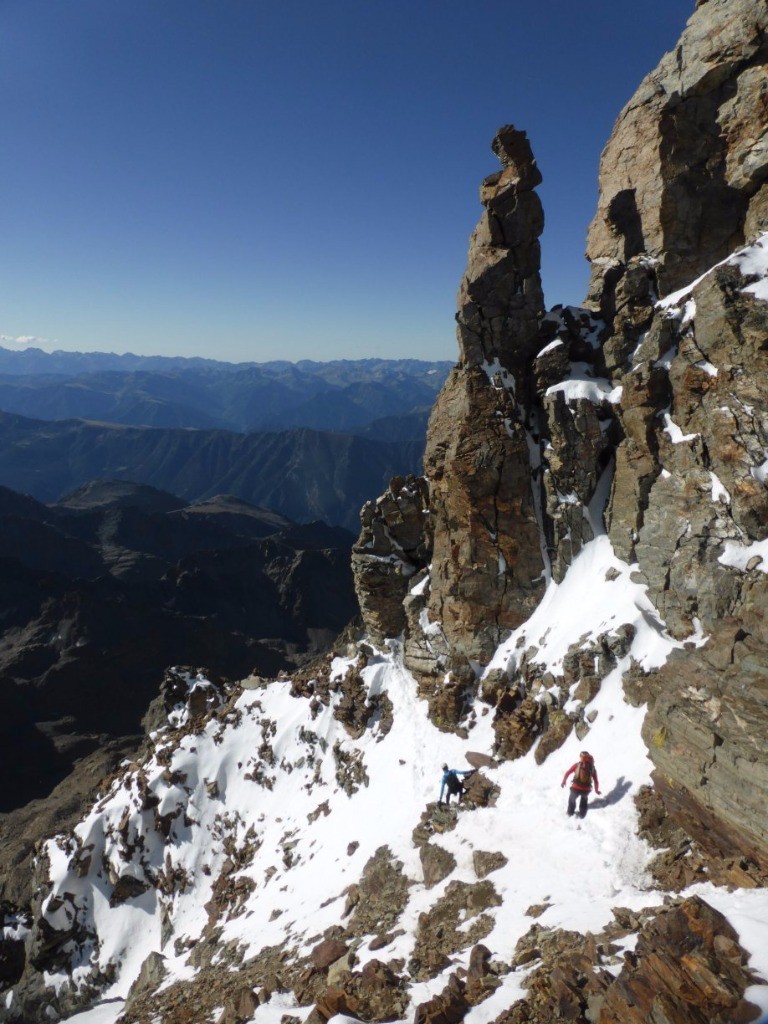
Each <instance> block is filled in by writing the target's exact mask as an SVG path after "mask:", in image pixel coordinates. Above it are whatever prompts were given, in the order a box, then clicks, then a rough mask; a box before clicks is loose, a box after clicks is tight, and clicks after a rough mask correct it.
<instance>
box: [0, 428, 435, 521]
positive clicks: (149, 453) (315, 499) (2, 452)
mask: <svg viewBox="0 0 768 1024" xmlns="http://www.w3.org/2000/svg"><path fill="white" fill-rule="evenodd" d="M422 450H423V441H422V440H419V441H415V440H402V441H375V440H371V439H370V438H367V437H358V436H355V435H352V434H336V433H329V432H327V431H326V432H323V431H316V430H306V429H303V430H290V431H283V432H281V433H252V434H237V433H234V432H232V431H224V430H189V429H160V428H154V429H153V428H149V427H127V426H119V425H115V424H110V423H91V422H84V421H83V420H61V421H55V422H45V421H42V420H32V419H27V418H25V417H22V416H16V415H12V414H9V413H0V485H3V486H5V487H9V488H11V489H12V490H15V491H20V492H22V493H25V494H30V495H32V496H33V497H35V498H37V499H38V500H40V501H55V500H57V499H58V498H60V497H61V496H62V495H64V494H66V493H68V492H69V491H72V490H74V489H75V488H77V487H80V486H82V485H83V484H85V483H87V482H88V481H90V480H94V479H106V480H124V481H128V480H130V481H134V482H135V483H139V484H147V485H149V486H152V487H157V488H160V489H161V490H167V491H172V492H173V493H174V494H177V495H179V497H180V498H182V499H183V500H184V503H188V502H191V501H199V500H201V499H206V498H211V497H213V496H214V495H216V494H232V495H234V496H236V497H238V498H242V499H244V500H245V501H248V502H251V503H253V504H255V505H261V506H264V507H266V508H270V509H273V510H274V511H275V512H278V513H280V514H281V515H284V516H287V517H288V518H290V519H292V520H295V521H297V522H311V521H312V520H316V519H320V520H323V521H324V522H326V523H329V524H331V525H334V526H344V527H346V528H347V529H350V530H352V531H353V532H355V533H357V531H358V529H359V525H360V523H359V511H360V508H361V507H362V506H363V504H364V503H365V502H366V501H367V500H369V499H370V498H371V497H375V496H376V495H378V494H380V493H381V492H382V491H383V490H384V489H385V488H386V486H387V484H388V482H389V480H390V478H391V477H392V476H395V475H397V474H408V473H419V472H421V455H422Z"/></svg>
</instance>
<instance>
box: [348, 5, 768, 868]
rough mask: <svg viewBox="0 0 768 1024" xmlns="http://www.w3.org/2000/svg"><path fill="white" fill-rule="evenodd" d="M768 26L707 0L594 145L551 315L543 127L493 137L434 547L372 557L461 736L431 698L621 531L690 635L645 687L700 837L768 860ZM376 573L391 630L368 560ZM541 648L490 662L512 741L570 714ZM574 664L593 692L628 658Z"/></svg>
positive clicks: (660, 749)
mask: <svg viewBox="0 0 768 1024" xmlns="http://www.w3.org/2000/svg"><path fill="white" fill-rule="evenodd" d="M767 30H768V8H766V6H765V4H764V3H758V2H755V0H706V2H703V3H699V4H698V5H697V8H696V10H695V12H694V13H693V15H692V17H691V19H690V21H689V23H688V26H687V28H686V30H685V32H684V33H683V35H682V37H681V40H680V42H679V44H678V46H677V47H676V48H675V50H674V51H673V52H672V53H669V54H667V55H666V56H665V57H664V58H663V60H662V61H661V63H660V64H659V66H658V68H657V69H656V70H655V71H653V72H652V73H651V74H650V75H649V76H648V77H647V78H646V79H645V80H644V81H643V83H642V84H641V86H640V88H639V89H638V91H637V93H636V94H635V96H634V97H633V98H632V100H631V101H630V102H629V103H628V104H627V106H626V108H625V109H624V110H623V111H622V113H621V115H620V117H619V119H618V121H617V124H616V127H615V129H614V132H613V134H612V136H611V139H610V140H609V142H608V145H607V146H606V149H605V151H604V153H603V156H602V160H601V171H600V198H599V205H598V211H597V214H596V216H595V218H594V220H593V222H592V225H591V227H590V231H589V241H588V258H589V259H590V261H591V264H592V278H591V282H590V288H589V294H588V296H587V299H586V303H585V307H586V308H584V309H581V310H578V309H562V308H561V307H556V308H555V309H553V310H551V311H550V312H545V310H544V309H543V305H542V296H541V289H540V283H539V263H538V260H539V244H538V235H539V233H540V231H541V227H542V223H543V221H542V212H541V207H540V204H539V201H538V198H537V196H536V193H535V191H534V189H535V187H536V185H537V184H538V183H539V181H540V175H539V172H538V170H537V168H536V163H535V160H534V158H533V155H532V153H531V151H530V147H529V145H528V142H527V139H526V137H525V134H524V133H522V132H519V131H517V130H516V129H514V128H512V127H510V126H507V127H505V128H502V129H501V130H500V131H499V133H498V134H497V136H496V138H495V139H494V141H493V150H494V152H495V153H496V155H497V156H498V157H499V159H500V161H501V164H502V170H501V171H498V172H497V173H496V174H494V175H492V176H491V177H489V178H487V179H486V180H485V181H484V182H483V184H482V186H481V191H480V198H481V202H482V203H483V206H484V207H485V210H484V212H483V215H482V217H481V220H480V222H479V224H478V226H477V228H476V230H475V232H474V234H473V236H472V238H471V241H470V249H469V257H468V263H467V271H466V274H465V277H464V279H463V281H462V284H461V288H460V291H459V308H458V314H457V322H458V340H459V362H458V365H457V366H456V367H455V369H454V371H453V373H452V374H451V376H450V378H449V380H448V381H447V383H446V385H445V387H444V389H443V391H442V393H441V394H440V396H439V397H438V400H437V403H436V405H435V409H434V411H433V414H432V418H431V421H430V425H429V432H428V441H427V451H426V457H425V475H426V481H427V485H428V490H427V493H426V494H425V495H424V499H423V500H422V502H421V509H422V512H421V514H422V517H423V522H424V529H423V534H422V536H423V544H422V545H421V550H420V555H419V558H418V559H417V560H416V561H415V562H412V563H411V565H410V568H409V572H408V574H407V575H403V574H402V573H399V575H398V574H397V573H393V572H391V571H390V568H389V567H385V568H384V571H383V574H382V573H381V572H380V575H379V584H381V583H382V580H383V579H386V580H387V581H388V582H386V583H384V585H383V589H384V590H386V591H387V593H388V595H389V600H390V614H389V616H388V625H389V631H390V635H397V634H399V633H401V632H403V633H404V638H405V650H406V659H407V662H408V664H409V666H410V667H411V669H412V670H413V671H414V672H415V673H416V674H417V675H419V677H420V678H421V679H422V680H427V681H428V684H427V687H426V692H427V693H430V694H431V698H430V699H431V701H432V705H433V710H434V709H435V708H437V709H438V711H437V712H436V715H435V717H436V720H437V718H438V717H439V719H440V721H441V723H442V724H443V725H445V722H446V717H447V719H448V727H450V725H451V721H452V723H453V727H457V728H462V727H463V726H462V721H463V718H464V716H465V715H466V713H467V705H466V701H464V702H463V703H462V701H461V700H458V699H453V700H452V701H448V700H447V698H445V697H443V698H435V692H436V691H440V690H441V689H442V690H443V692H445V689H446V688H450V687H454V689H455V688H456V687H459V686H460V687H463V691H462V692H463V693H464V695H465V696H466V694H467V693H472V692H474V690H473V687H476V686H477V683H476V682H475V683H473V676H474V674H475V670H477V668H478V663H479V665H480V666H483V665H487V663H488V662H489V659H490V658H491V655H492V654H493V651H494V650H495V649H496V647H497V645H498V643H499V641H500V639H501V638H502V637H503V636H504V635H507V634H509V631H514V630H516V629H517V628H518V627H520V625H521V623H523V622H524V621H525V620H526V619H527V618H528V617H529V615H530V614H531V612H532V610H533V609H534V608H535V607H536V606H537V605H538V603H539V602H540V600H541V598H542V595H543V593H544V591H545V588H546V586H547V583H548V582H549V581H552V582H553V583H554V584H559V583H561V582H562V581H563V580H564V579H565V577H566V575H567V573H568V571H569V568H570V567H571V566H573V565H574V561H575V559H576V557H577V556H578V554H579V553H580V552H581V551H582V550H583V548H584V546H585V545H586V544H588V543H589V542H590V541H591V540H592V539H593V538H594V537H595V536H596V534H598V533H601V532H602V531H603V530H607V532H608V536H609V538H610V541H611V543H612V545H613V549H614V551H615V552H616V554H618V555H619V557H620V558H622V559H623V560H624V561H625V562H626V563H628V564H629V565H632V566H634V571H635V573H636V576H635V578H636V579H637V580H638V581H639V582H641V583H642V584H644V585H645V586H646V588H647V594H648V596H649V597H650V599H651V602H652V605H653V607H654V609H655V610H656V612H657V613H658V615H659V616H660V619H661V620H662V621H663V622H664V623H665V624H666V628H667V629H668V631H669V634H670V635H671V636H672V637H673V638H674V639H675V640H676V641H677V642H678V643H679V645H680V647H681V649H680V650H677V651H676V652H675V654H674V656H673V657H672V658H671V659H670V660H669V662H668V663H667V664H666V666H665V667H663V668H662V669H661V670H660V671H657V672H656V671H655V672H653V673H652V674H651V675H647V676H645V675H643V674H642V673H640V674H639V675H640V676H641V678H640V679H639V681H638V673H637V672H635V681H634V682H633V684H632V692H633V699H636V700H638V701H639V702H650V711H649V714H648V717H647V721H646V726H645V735H646V740H647V742H648V745H649V747H650V750H651V756H652V758H653V759H654V762H655V763H656V765H657V769H658V772H657V785H658V786H659V788H660V789H661V791H662V792H663V794H664V796H665V800H666V803H667V806H668V807H669V809H670V811H671V812H672V813H673V814H674V815H675V816H676V818H677V820H679V821H680V822H681V823H684V825H685V827H686V829H687V830H688V832H689V833H691V834H693V835H694V836H695V837H697V838H698V839H699V840H700V841H702V842H704V843H705V845H707V846H708V848H710V849H713V848H714V847H717V848H718V849H719V850H720V851H721V852H723V851H726V850H728V849H729V848H730V849H734V848H735V849H738V850H740V851H741V852H742V853H743V855H744V857H746V858H747V861H748V862H749V863H750V864H752V865H755V864H759V865H762V868H763V869H764V867H765V864H766V856H767V855H768V849H767V847H766V840H767V839H768V835H767V834H766V832H765V828H764V822H763V815H762V812H761V810H760V805H761V803H762V802H763V801H764V797H765V792H766V788H767V787H768V759H766V755H765V754H764V753H763V752H761V749H760V747H761V746H762V745H761V743H760V741H759V739H758V737H760V736H764V735H765V732H766V727H767V726H768V722H767V721H766V719H765V715H764V712H763V711H762V710H761V709H762V708H763V707H764V693H763V690H764V682H763V680H764V679H765V678H766V674H767V673H768V655H766V654H765V650H766V646H765V640H766V633H765V614H766V609H767V608H768V590H767V588H768V576H767V575H766V568H767V566H766V562H767V561H768V553H766V552H765V551H764V550H763V544H762V542H763V541H764V538H765V531H766V526H765V524H766V522H768V487H767V486H766V482H767V481H768V471H767V470H766V466H767V465H768V462H766V459H767V458H768V341H767V340H766V339H768V301H767V300H768V289H767V286H766V285H765V283H764V278H765V274H766V272H768V241H767V240H765V239H764V238H763V237H762V235H761V232H764V231H766V230H767V229H768V116H767V115H768V36H767V34H766V33H767ZM380 515H381V511H380V512H378V513H377V512H376V510H375V509H373V507H371V509H370V511H369V519H370V518H371V517H372V518H373V519H374V520H375V519H376V518H377V516H380ZM382 521H383V520H382ZM415 547H417V545H413V544H412V545H411V549H412V550H414V549H415ZM380 568H381V566H380ZM395 577H396V578H395ZM361 584H362V585H361ZM398 588H399V589H398ZM358 590H359V593H360V594H361V603H362V605H363V612H364V620H365V621H366V624H368V625H369V626H370V627H371V628H372V629H373V627H374V626H375V625H376V624H375V623H374V618H375V612H374V610H373V608H374V607H375V606H376V600H374V601H373V605H372V607H370V608H369V607H367V606H366V601H367V597H366V593H367V591H366V586H365V583H364V582H363V581H362V580H360V578H359V575H358ZM403 598H404V600H403ZM393 608H396V611H395V612H393V611H392V609H393ZM379 625H380V624H379ZM385 632H386V630H385ZM374 635H376V634H375V633H374ZM379 635H380V631H379ZM527 642H528V641H527V640H526V639H525V638H524V636H523V635H522V634H520V635H519V637H518V643H519V644H520V645H522V648H521V650H520V653H518V654H516V655H515V656H514V657H510V658H508V659H507V661H506V663H505V667H504V670H503V671H502V672H501V675H499V669H498V668H494V669H493V671H491V672H489V671H488V670H486V672H485V678H484V680H483V683H482V692H483V693H484V694H485V695H486V696H487V697H488V699H489V700H490V701H491V702H492V703H495V704H496V719H497V723H498V726H499V728H498V732H499V736H502V735H508V734H509V730H510V729H512V733H513V734H514V735H515V736H517V737H518V739H517V740H516V741H515V742H514V743H513V744H512V746H511V747H509V745H508V744H507V743H506V741H503V742H502V741H501V740H500V748H499V750H500V751H502V750H510V749H511V750H515V751H518V752H519V751H520V750H521V749H527V747H526V745H525V743H522V744H521V742H520V740H519V737H520V732H521V730H522V732H525V730H526V729H531V728H533V729H534V730H536V731H540V730H541V729H542V728H547V726H549V736H548V737H547V738H546V740H545V741H542V745H541V747H540V749H541V751H542V755H543V756H546V754H545V753H543V751H544V749H545V747H546V749H547V750H550V749H554V748H555V747H556V746H557V745H558V744H559V743H561V742H562V741H563V738H564V736H565V735H567V733H568V730H569V728H570V726H571V725H572V724H573V720H574V719H575V714H574V713H573V712H572V713H571V715H570V719H571V721H570V723H569V721H568V717H569V716H567V715H565V716H563V715H562V712H560V714H559V715H557V714H550V715H549V716H548V719H547V721H546V722H542V721H541V720H540V716H537V715H536V714H532V713H529V712H526V711H525V707H526V705H525V700H523V698H526V697H530V695H531V690H532V689H533V691H534V694H535V691H536V689H537V688H538V687H539V686H540V685H541V682H540V680H539V678H538V675H537V673H538V672H539V671H540V670H539V669H537V655H536V647H531V648H526V647H525V644H526V643H527ZM603 646H604V647H605V644H603ZM619 653H621V652H619ZM571 657H572V660H573V661H574V663H575V664H578V665H579V666H580V668H579V670H578V675H577V676H576V677H574V678H577V679H578V678H580V679H581V682H580V683H579V686H580V687H581V690H582V691H583V690H584V687H585V686H587V689H588V690H589V692H590V693H592V694H594V692H596V690H597V689H598V688H599V685H600V678H601V675H604V674H605V672H607V671H608V670H609V669H610V666H611V662H610V660H609V661H606V662H605V664H604V665H603V667H602V668H599V667H598V669H596V670H595V669H594V668H591V667H590V668H588V667H587V665H586V663H585V662H584V658H585V657H586V658H587V661H588V660H589V656H587V655H583V654H582V653H581V652H580V651H579V650H577V649H574V650H573V651H572V652H571ZM498 661H499V659H498V657H497V659H496V660H495V661H494V662H493V665H494V666H496V665H497V663H498ZM613 663H614V664H615V660H614V662H613ZM585 671H587V672H588V675H589V677H590V679H591V680H592V681H591V682H590V683H588V684H587V683H586V682H585V677H584V674H583V673H584V672H585ZM430 680H431V682H429V681H430ZM520 700H523V704H522V705H521V706H520V707H519V708H518V706H517V705H518V702H519V701H520ZM448 705H450V707H448ZM505 707H506V711H505V710H504V708H505ZM446 712H447V714H446ZM505 715H506V718H505ZM561 717H562V721H561V720H560V718H561ZM505 722H506V724H504V723H505ZM510 723H511V724H510ZM577 724H578V723H577ZM553 727H556V728H554V729H553ZM582 727H586V726H585V725H583V726H582Z"/></svg>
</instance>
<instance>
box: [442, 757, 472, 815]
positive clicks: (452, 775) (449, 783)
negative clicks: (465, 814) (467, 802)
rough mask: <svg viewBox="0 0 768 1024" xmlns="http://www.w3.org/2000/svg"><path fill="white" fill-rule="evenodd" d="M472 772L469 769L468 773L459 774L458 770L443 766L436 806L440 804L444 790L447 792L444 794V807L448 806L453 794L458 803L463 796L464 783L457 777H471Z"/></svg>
mask: <svg viewBox="0 0 768 1024" xmlns="http://www.w3.org/2000/svg"><path fill="white" fill-rule="evenodd" d="M473 771H474V769H473V768H470V769H469V771H466V772H460V771H459V769H458V768H449V767H448V765H447V764H444V765H443V780H442V784H441V786H440V797H439V799H438V801H437V802H438V804H442V802H443V793H444V792H445V790H446V789H447V790H448V793H447V794H446V797H445V803H446V806H450V803H451V795H452V794H454V793H455V794H456V796H457V797H458V799H459V802H461V798H462V797H463V796H464V783H463V782H462V781H461V780H460V779H459V776H460V775H461V776H467V775H471V774H472V772H473Z"/></svg>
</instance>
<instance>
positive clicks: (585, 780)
mask: <svg viewBox="0 0 768 1024" xmlns="http://www.w3.org/2000/svg"><path fill="white" fill-rule="evenodd" d="M594 767H595V763H594V761H593V760H592V758H591V757H589V758H587V757H580V758H579V763H578V766H577V768H576V772H575V774H574V776H573V781H574V783H578V784H579V785H580V786H590V785H591V784H592V769H593V768H594Z"/></svg>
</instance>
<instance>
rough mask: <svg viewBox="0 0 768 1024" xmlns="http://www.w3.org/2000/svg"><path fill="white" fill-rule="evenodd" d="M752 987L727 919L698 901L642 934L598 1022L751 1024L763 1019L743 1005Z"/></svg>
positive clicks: (660, 919)
mask: <svg viewBox="0 0 768 1024" xmlns="http://www.w3.org/2000/svg"><path fill="white" fill-rule="evenodd" d="M751 983H752V981H751V978H750V975H749V972H748V971H747V970H746V956H745V954H744V950H743V949H741V947H740V946H739V941H738V936H737V934H736V932H735V931H734V930H733V928H731V926H730V925H729V924H728V922H727V921H726V920H725V918H724V917H723V916H722V914H719V913H718V912H717V911H716V910H713V909H712V907H710V906H708V905H707V904H706V903H704V902H703V901H702V900H700V899H698V897H693V898H692V899H689V900H685V901H684V902H683V903H682V904H681V905H680V906H678V907H674V908H671V909H669V910H668V911H666V912H662V913H661V914H659V916H658V917H656V918H654V920H653V921H652V922H651V923H650V924H649V925H647V926H646V927H645V928H644V929H643V931H642V932H641V933H640V938H639V940H638V943H637V949H636V951H635V953H634V954H630V955H629V956H628V957H627V965H626V966H625V967H624V969H623V970H622V972H621V974H620V975H619V977H618V978H617V979H616V981H615V982H614V983H613V984H612V985H611V986H610V987H609V988H608V990H607V992H606V995H605V1000H604V1002H603V1003H602V1006H601V1008H600V1012H599V1015H598V1016H597V1018H596V1019H597V1022H598V1024H644V1022H646V1021H652V1020H658V1021H675V1022H676V1024H740V1022H743V1024H746V1022H747V1021H755V1020H757V1018H758V1017H759V1016H760V1012H759V1010H758V1009H757V1007H755V1006H754V1005H752V1004H750V1003H748V1002H746V1000H745V999H744V998H743V994H744V990H745V988H746V987H747V986H748V985H749V984H751ZM592 1019H593V1020H594V1019H595V1018H594V1017H593V1018H592Z"/></svg>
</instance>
